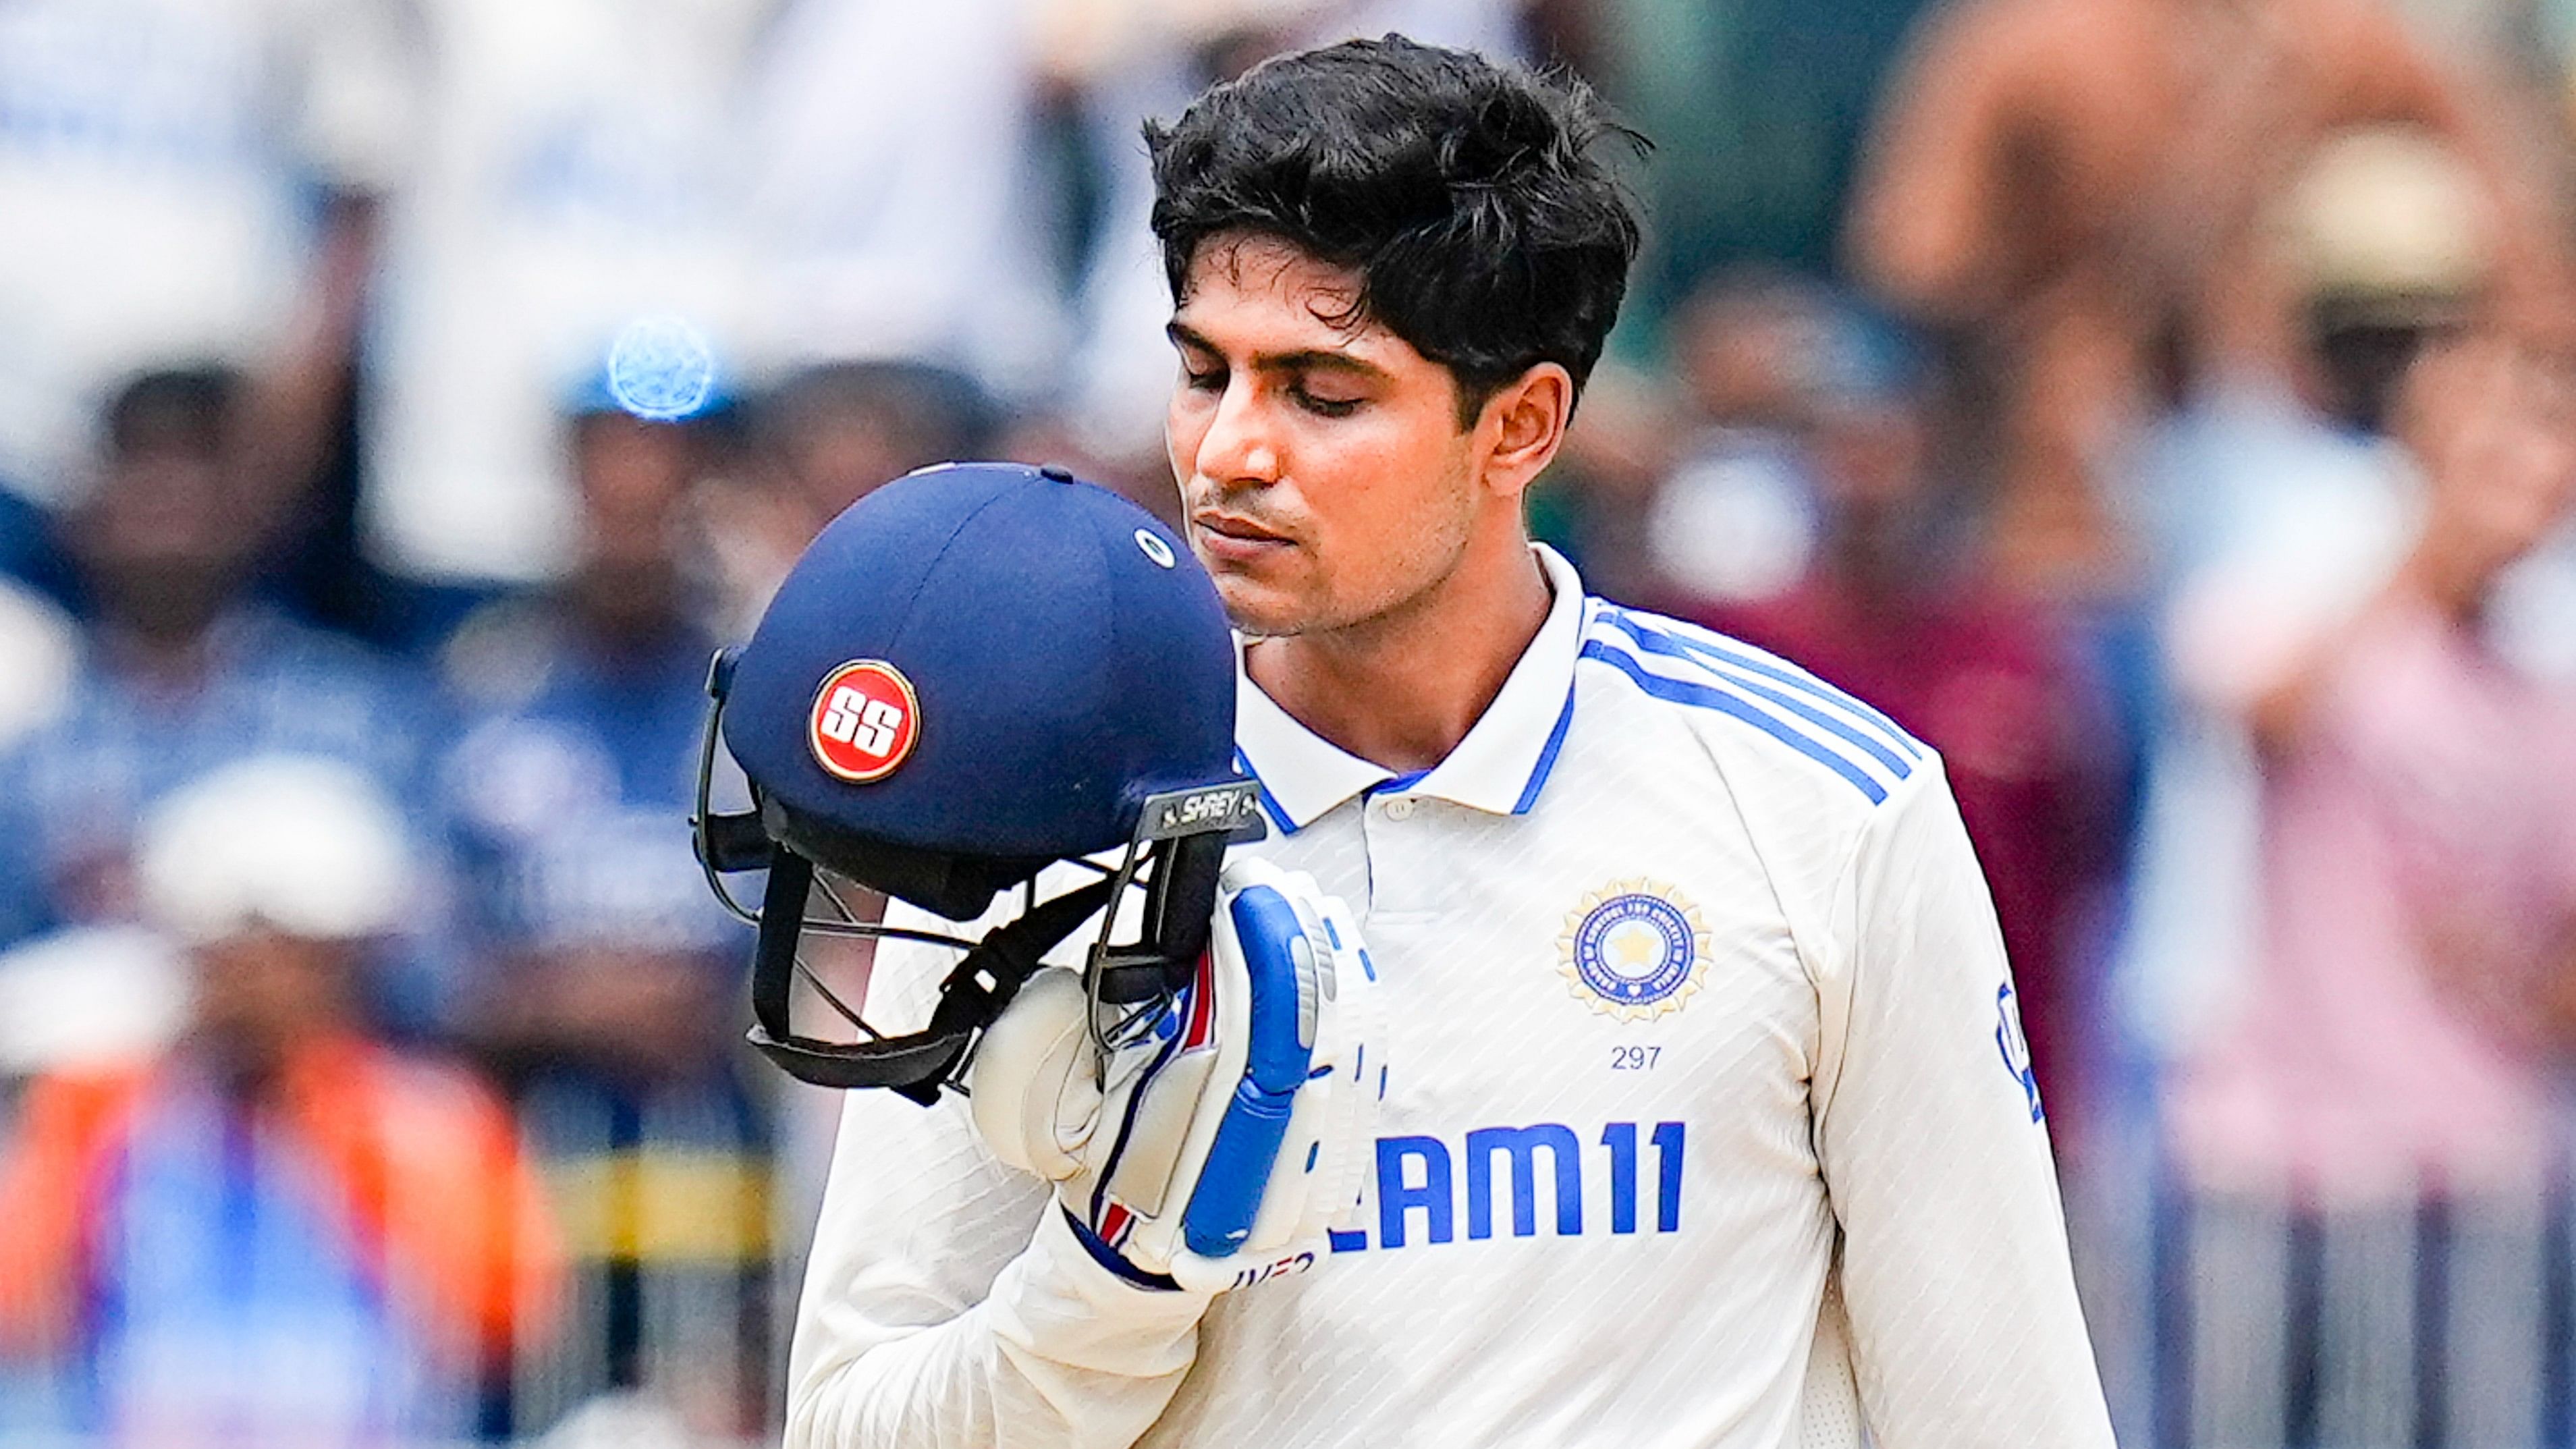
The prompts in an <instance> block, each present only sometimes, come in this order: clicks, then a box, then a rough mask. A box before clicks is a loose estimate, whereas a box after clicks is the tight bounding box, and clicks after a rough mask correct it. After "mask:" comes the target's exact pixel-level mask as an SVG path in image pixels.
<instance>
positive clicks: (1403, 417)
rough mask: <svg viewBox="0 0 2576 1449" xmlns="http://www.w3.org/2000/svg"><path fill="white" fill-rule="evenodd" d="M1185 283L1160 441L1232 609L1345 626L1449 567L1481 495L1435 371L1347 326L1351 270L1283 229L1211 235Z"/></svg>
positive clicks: (1245, 622)
mask: <svg viewBox="0 0 2576 1449" xmlns="http://www.w3.org/2000/svg"><path fill="white" fill-rule="evenodd" d="M1188 283H1189V284H1188V287H1187V289H1186V293H1185V296H1184V299H1183V301H1182V302H1181V305H1180V307H1179V308H1178V309H1177V310H1176V311H1175V312H1174V313H1173V317H1172V324H1171V328H1170V331H1171V335H1172V341H1173V345H1174V346H1175V347H1177V348H1178V349H1179V351H1180V365H1181V375H1180V380H1179V382H1178V384H1177V385H1176V386H1175V388H1174V389H1173V392H1172V406H1171V412H1170V415H1169V417H1168V419H1167V421H1166V426H1165V437H1166V439H1167V441H1168V444H1169V446H1170V449H1171V462H1172V476H1173V478H1174V479H1176V480H1177V481H1178V482H1179V484H1180V488H1181V505H1182V509H1183V511H1184V512H1185V513H1186V514H1187V516H1188V520H1189V539H1190V547H1191V548H1192V549H1193V550H1194V551H1195V552H1196V553H1197V554H1198V557H1199V561H1200V562H1201V563H1204V564H1205V565H1206V566H1207V569H1208V572H1209V573H1210V574H1212V575H1214V576H1215V579H1216V586H1217V593H1218V594H1219V596H1220V597H1222V598H1223V599H1224V601H1225V608H1226V612H1227V613H1228V614H1229V615H1231V616H1232V617H1233V619H1234V622H1235V623H1236V624H1237V625H1238V626H1239V627H1241V628H1242V629H1243V630H1244V631H1245V632H1246V633H1250V634H1258V635H1283V634H1304V633H1311V632H1320V631H1329V630H1335V629H1344V628H1348V627H1351V626H1352V625H1355V624H1360V623H1364V622H1366V621H1369V620H1372V619H1376V618H1380V617H1382V616H1385V615H1387V614H1390V613H1393V612H1395V611H1397V610H1399V609H1402V608H1403V607H1404V606H1405V605H1407V604H1409V603H1412V602H1413V601H1415V600H1417V599H1419V598H1421V597H1422V596H1423V595H1424V594H1426V593H1427V592H1428V591H1430V590H1431V589H1432V588H1434V587H1435V586H1437V585H1438V584H1439V583H1441V582H1442V581H1443V580H1445V579H1446V578H1448V577H1449V575H1450V574H1451V572H1452V571H1454V570H1455V569H1456V568H1457V566H1458V562H1459V560H1460V558H1461V557H1462V556H1463V554H1464V552H1465V550H1466V544H1467V539H1468V534H1469V531H1470V528H1471V525H1472V524H1473V523H1474V521H1475V519H1476V517H1477V510H1478V508H1479V506H1480V503H1481V502H1483V501H1485V500H1483V498H1482V493H1483V490H1481V489H1480V488H1479V487H1478V486H1477V481H1476V478H1475V476H1474V468H1473V466H1472V458H1471V443H1472V437H1471V434H1469V433H1467V432H1465V431H1462V430H1461V429H1460V428H1459V426H1458V390H1457V382H1456V379H1455V378H1454V377H1452V375H1451V374H1450V372H1449V370H1448V369H1447V368H1445V367H1443V366H1441V365H1440V364H1438V363H1436V362H1433V361H1431V360H1430V359H1429V358H1427V357H1424V356H1423V355H1422V354H1421V353H1419V352H1417V351H1415V350H1414V349H1413V346H1412V345H1411V344H1410V343H1407V342H1405V341H1404V340H1403V339H1402V338H1399V337H1397V336H1396V335H1395V334H1394V333H1392V332H1389V331H1388V330H1386V328H1385V327H1383V326H1381V325H1379V324H1377V323H1374V322H1366V321H1363V322H1359V323H1357V324H1356V325H1354V323H1353V322H1352V321H1351V320H1350V317H1349V314H1350V313H1351V312H1352V310H1353V303H1354V301H1355V300H1356V299H1357V297H1358V295H1359V279H1358V277H1357V276H1355V275H1354V274H1353V273H1351V272H1349V271H1346V270H1344V269H1342V268H1339V267H1333V266H1328V265H1326V264H1324V263H1322V262H1318V261H1316V260H1315V259H1313V258H1311V257H1309V256H1307V255H1305V254H1304V253H1302V252H1300V251H1298V250H1296V249H1295V248H1294V247H1291V246H1289V245H1287V244H1286V243H1284V242H1279V241H1275V240H1272V239H1269V238H1265V237H1242V238H1224V237H1220V238H1217V239H1214V240H1212V241H1209V242H1207V243H1206V244H1204V245H1202V246H1201V247H1200V248H1199V251H1198V255H1197V257H1196V258H1195V259H1194V261H1193V263H1192V265H1191V268H1190V273H1189V279H1188ZM1491 501H1492V502H1494V503H1497V504H1501V505H1506V506H1507V505H1508V504H1509V502H1510V500H1508V499H1496V500H1491Z"/></svg>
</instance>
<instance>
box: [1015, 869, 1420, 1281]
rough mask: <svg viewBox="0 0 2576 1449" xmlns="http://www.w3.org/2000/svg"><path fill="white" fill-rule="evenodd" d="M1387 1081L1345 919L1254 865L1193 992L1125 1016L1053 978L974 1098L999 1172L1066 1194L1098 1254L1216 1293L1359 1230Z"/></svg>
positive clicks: (1229, 899) (1352, 925)
mask: <svg viewBox="0 0 2576 1449" xmlns="http://www.w3.org/2000/svg"><path fill="white" fill-rule="evenodd" d="M1384 1072H1385V1057H1384V1052H1383V1042H1382V1029H1381V1019H1380V1016H1379V1012H1378V1005H1377V999H1376V969H1375V966H1374V965H1373V963H1371V962H1370V961H1369V959H1368V954H1367V952H1366V951H1365V950H1364V949H1363V948H1362V947H1361V945H1360V938H1359V928H1358V925H1357V923H1356V922H1354V921H1353V920H1352V919H1351V916H1350V912H1349V910H1348V909H1347V908H1346V907H1344V906H1343V904H1342V903H1341V901H1340V900H1339V899H1337V898H1335V897H1332V896H1328V895H1325V894H1323V892H1322V891H1321V890H1319V889H1318V888H1317V887H1316V885H1315V882H1314V880H1313V879H1312V878H1311V877H1308V876H1306V875H1304V874H1302V873H1298V874H1291V873H1287V872H1283V871H1280V870H1279V869H1277V868H1276V867H1274V866H1271V865H1269V864H1268V863H1266V862H1264V861H1260V860H1255V859H1248V858H1246V859H1237V860H1235V861H1233V862H1231V863H1229V864H1228V865H1227V866H1226V869H1225V875H1224V878H1223V881H1222V883H1221V885H1220V888H1219V894H1218V902H1217V911H1216V919H1215V929H1214V930H1213V931H1212V932H1211V935H1210V940H1209V947H1208V951H1207V952H1206V954H1205V955H1203V956H1202V957H1201V958H1200V961H1199V967H1198V972H1197V974H1196V975H1195V977H1194V978H1193V979H1192V981H1191V983H1190V984H1189V985H1188V986H1187V987H1185V988H1184V989H1183V990H1182V991H1181V992H1179V993H1177V994H1176V995H1174V996H1171V997H1168V998H1161V999H1157V1000H1155V1001H1152V1002H1149V1003H1147V1004H1145V1005H1144V1006H1143V1007H1142V1008H1135V1009H1127V1010H1123V1011H1122V1010H1118V1009H1115V1008H1112V1007H1108V1006H1105V1005H1102V1004H1101V1003H1098V1002H1097V1001H1096V1000H1094V998H1093V997H1092V996H1091V994H1090V993H1089V992H1087V991H1086V990H1085V989H1084V988H1083V985H1082V982H1081V979H1080V976H1079V974H1078V973H1075V972H1073V971H1069V970H1064V969H1061V968H1051V969H1049V970H1046V971H1042V972H1040V973H1038V975H1037V976H1036V977H1035V978H1033V979H1032V980H1031V981H1030V982H1029V983H1028V984H1027V985H1026V986H1025V987H1023V988H1022V989H1021V991H1020V993H1019V995H1018V997H1017V998H1016V999H1014V1000H1013V1002H1012V1004H1011V1006H1010V1007H1009V1009H1007V1010H1006V1011H1004V1012H1003V1014H1002V1016H1001V1017H1000V1019H999V1020H997V1021H995V1022H994V1023H993V1025H992V1027H991V1028H990V1029H989V1030H988V1031H986V1032H985V1034H984V1037H983V1041H982V1043H981V1044H980V1045H979V1046H978V1047H977V1049H976V1056H975V1060H974V1064H973V1066H972V1067H971V1069H970V1070H969V1072H968V1076H967V1082H968V1086H969V1088H970V1091H971V1093H972V1099H973V1104H974V1117H975V1125H976V1130H977V1131H978V1132H980V1133H981V1134H982V1135H983V1137H984V1140H985V1142H986V1144H987V1145H988V1146H990V1147H991V1148H992V1150H993V1153H994V1155H995V1156H997V1157H999V1158H1000V1159H1001V1160H1002V1161H1004V1162H1006V1163H1008V1164H1010V1165H1011V1166H1014V1167H1018V1168H1021V1169H1024V1170H1026V1171H1029V1172H1034V1173H1036V1174H1037V1175H1039V1176H1040V1177H1044V1178H1047V1179H1049V1180H1050V1181H1053V1182H1055V1183H1056V1184H1057V1196H1058V1200H1059V1201H1060V1202H1061V1203H1062V1204H1063V1207H1064V1210H1065V1212H1066V1214H1067V1215H1068V1216H1069V1217H1071V1218H1072V1219H1073V1221H1074V1222H1075V1223H1076V1224H1077V1225H1078V1226H1079V1227H1080V1228H1081V1229H1082V1230H1083V1231H1084V1233H1085V1234H1087V1235H1088V1238H1089V1242H1090V1244H1091V1246H1092V1248H1093V1251H1094V1253H1095V1255H1097V1254H1103V1253H1106V1254H1114V1255H1115V1257H1116V1259H1117V1260H1118V1261H1117V1262H1116V1263H1115V1264H1113V1266H1114V1267H1118V1268H1120V1269H1122V1270H1123V1271H1126V1272H1127V1273H1128V1274H1129V1276H1131V1277H1134V1278H1137V1279H1139V1280H1141V1281H1145V1282H1148V1283H1154V1284H1156V1285H1157V1286H1176V1287H1180V1288H1186V1289H1192V1290H1196V1291H1202V1292H1215V1291H1221V1290H1224V1289H1228V1288H1238V1287H1245V1286H1248V1285H1250V1284H1252V1283H1257V1282H1260V1281H1263V1280H1264V1279H1266V1278H1268V1277H1270V1276H1273V1275H1275V1274H1278V1273H1282V1272H1292V1271H1296V1270H1297V1269H1299V1268H1302V1267H1304V1266H1307V1265H1309V1264H1311V1263H1312V1262H1314V1261H1315V1260H1316V1258H1317V1257H1319V1256H1320V1255H1321V1254H1322V1253H1323V1252H1325V1251H1326V1250H1327V1243H1326V1233H1327V1231H1328V1230H1329V1229H1331V1228H1334V1227H1355V1226H1357V1223H1356V1221H1355V1218H1356V1214H1357V1212H1358V1209H1359V1206H1360V1203H1361V1199H1362V1190H1363V1184H1364V1183H1365V1181H1366V1178H1367V1159H1368V1154H1369V1152H1370V1150H1371V1148H1372V1146H1373V1144H1374V1142H1375V1140H1376V1130H1375V1129H1376V1121H1377V1104H1378V1098H1379V1095H1380V1088H1381V1084H1382V1082H1383V1080H1384ZM1165 1280H1168V1283H1166V1282H1165Z"/></svg>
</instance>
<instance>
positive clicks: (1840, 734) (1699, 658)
mask: <svg viewBox="0 0 2576 1449" xmlns="http://www.w3.org/2000/svg"><path fill="white" fill-rule="evenodd" d="M1604 617H1605V618H1606V619H1607V620H1608V621H1609V622H1610V623H1611V624H1613V625H1616V626H1617V627H1618V628H1619V630H1620V631H1621V632H1622V633H1625V634H1626V635H1627V636H1628V637H1629V638H1631V639H1634V640H1635V641H1637V647H1638V648H1640V649H1643V650H1645V651H1646V652H1647V653H1649V654H1660V655H1663V656H1664V657H1665V658H1667V659H1680V660H1684V661H1687V662H1689V663H1691V664H1695V665H1698V666H1699V667H1700V668H1703V669H1705V668H1707V667H1708V665H1709V660H1708V658H1707V656H1706V655H1705V654H1703V653H1702V652H1701V651H1700V650H1697V649H1693V648H1692V647H1690V646H1691V643H1692V641H1690V640H1688V639H1684V638H1683V637H1681V636H1680V635H1677V634H1666V633H1663V632H1662V631H1660V630H1656V629H1649V628H1647V627H1646V626H1645V625H1643V624H1640V623H1638V622H1637V621H1636V620H1634V619H1631V618H1629V617H1628V616H1627V615H1625V614H1609V615H1605V616H1604ZM1719 677H1720V678H1722V679H1724V680H1725V681H1726V682H1727V683H1728V684H1729V685H1731V686H1733V687H1734V688H1737V689H1741V690H1743V691H1744V692H1746V693H1747V694H1751V695H1753V696H1755V697H1756V698H1759V699H1764V700H1768V701H1769V702H1771V703H1773V704H1776V705H1778V706H1779V707H1780V708H1782V709H1785V710H1787V711H1789V712H1790V713H1791V714H1794V715H1796V716H1797V717H1798V718H1800V719H1802V720H1805V721H1806V722H1807V723H1809V724H1811V725H1814V726H1815V727H1816V728H1818V729H1821V730H1824V731H1826V732H1827V733H1829V734H1832V735H1833V736H1834V737H1836V738H1837V739H1840V740H1842V741H1843V742H1844V743H1845V744H1848V745H1851V746H1852V747H1853V748H1855V749H1858V750H1861V751H1863V752H1864V753H1866V754H1868V755H1869V757H1870V758H1871V759H1874V760H1876V761H1878V762H1879V763H1880V764H1882V765H1885V766H1886V767H1887V769H1888V772H1889V773H1891V774H1893V775H1895V776H1896V778H1898V779H1900V780H1902V779H1904V778H1906V777H1907V776H1909V775H1911V774H1913V773H1914V767H1913V765H1911V764H1909V763H1907V761H1908V760H1910V759H1912V758H1916V757H1915V756H1913V755H1911V754H1908V755H1904V756H1900V755H1898V754H1896V753H1895V751H1893V750H1890V749H1889V748H1888V747H1887V745H1885V744H1881V743H1880V742H1879V741H1878V740H1876V739H1874V738H1872V737H1871V736H1870V735H1869V734H1867V733H1865V732H1864V731H1862V730H1860V729H1857V728H1855V727H1854V726H1852V725H1851V724H1850V723H1848V722H1846V721H1844V720H1840V719H1837V718H1835V717H1834V716H1832V715H1830V714H1827V713H1825V712H1824V711H1823V710H1821V709H1818V708H1816V707H1815V706H1814V705H1812V704H1809V703H1807V702H1806V701H1805V700H1802V699H1798V698H1795V697H1793V696H1791V695H1787V694H1784V693H1782V692H1780V691H1779V690H1776V689H1772V688H1770V687H1769V686H1767V685H1764V684H1761V683H1758V682H1756V681H1754V680H1750V679H1738V678H1735V677H1733V676H1731V675H1720V676H1719ZM1847 697H1848V696H1847ZM1852 703H1853V704H1854V705H1858V704H1859V701H1858V700H1853V701H1852ZM1891 728H1893V727H1892V726H1891ZM1903 739H1904V735H1903V733H1902V732H1901V731H1900V732H1899V733H1898V735H1897V740H1898V741H1902V740H1903Z"/></svg>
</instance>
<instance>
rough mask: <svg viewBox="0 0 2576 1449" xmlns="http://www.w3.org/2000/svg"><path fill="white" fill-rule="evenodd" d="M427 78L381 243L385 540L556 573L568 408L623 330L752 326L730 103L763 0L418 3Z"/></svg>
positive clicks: (566, 506) (450, 556) (501, 568)
mask: <svg viewBox="0 0 2576 1449" xmlns="http://www.w3.org/2000/svg"><path fill="white" fill-rule="evenodd" d="M418 8H419V10H420V13H421V18H422V25H423V28H424V30H425V32H426V34H427V37H428V54H427V56H426V57H425V62H424V65H423V69H424V71H425V72H426V73H427V74H428V75H429V76H430V77H431V78H432V86H431V90H430V93H429V99H428V103H427V108H426V109H427V118H426V122H425V125H424V134H423V139H422V151H421V157H420V164H419V166H418V168H417V173H416V175H415V177H414V179H413V181H412V183H411V185H410V186H409V187H408V188H406V189H405V190H404V192H403V193H402V194H401V196H400V197H399V199H398V202H397V205H396V207H395V208H394V211H393V213H392V217H391V228H390V232H389V235H388V239H387V255H386V275H385V285H384V287H383V290H382V294H381V296H382V318H381V325H380V328H379V331H378V335H377V337H376V339H375V347H374V356H375V373H374V381H375V393H374V396H373V398H372V406H371V411H370V413H369V428H370V432H369V436H368V439H367V483H368V494H367V499H366V506H367V513H366V517H365V520H364V521H365V524H366V527H367V530H368V535H369V538H370V540H371V542H372V543H373V545H374V546H375V547H376V548H377V549H378V550H379V551H380V552H381V553H382V554H383V555H384V556H385V557H386V560H387V562H389V563H391V564H393V565H395V566H396V567H398V568H401V569H403V570H405V571H407V572H411V573H415V574H420V575H425V576H430V577H443V578H482V579H517V580H528V579H535V578H540V577H543V576H545V575H547V574H549V573H552V572H554V571H556V570H557V569H560V568H561V567H562V566H563V565H564V564H565V563H566V562H567V561H568V559H569V556H570V551H571V549H572V547H573V544H574V540H573V536H572V535H573V529H574V508H573V501H572V497H571V489H570V485H569V483H568V482H567V480H566V475H565V467H564V449H563V427H562V423H561V413H562V409H563V406H564V403H565V401H566V400H567V398H569V397H570V396H571V395H572V393H573V392H574V390H575V389H576V388H577V387H578V386H579V385H580V384H581V383H582V382H583V381H584V379H586V378H588V377H590V376H592V375H594V374H596V373H597V372H598V371H599V370H600V369H601V368H602V367H603V366H604V363H605V360H606V357H607V353H608V349H609V345H610V343H611V342H612V341H613V340H614V338H615V336H616V334H617V333H618V331H619V330H620V328H621V327H622V326H623V325H624V324H626V323H628V322H630V321H632V320H634V319H636V318H639V317H644V316H661V315H671V316H677V317H679V318H681V319H683V320H685V321H687V322H689V323H690V324H692V325H693V326H694V327H695V328H696V329H697V330H698V331H699V332H701V333H704V334H705V335H707V336H708V337H710V338H712V339H715V340H716V341H717V342H718V344H719V345H720V346H721V344H722V343H723V341H724V340H725V339H727V338H729V337H731V336H733V335H734V333H735V331H736V329H737V323H738V320H739V317H740V314H741V310H742V308H741V293H742V277H741V257H740V238H739V234H738V223H739V206H738V204H737V202H738V186H739V177H740V174H741V172H742V170H743V158H742V156H741V154H740V151H739V145H738V134H739V133H738V131H737V130H736V129H735V127H734V125H733V120H734V117H733V110H732V107H733V105H734V103H735V99H736V90H737V87H738V85H739V83H740V76H741V70H742V62H743V57H744V55H745V54H746V52H747V50H748V47H749V46H750V44H751V41H752V38H753V35H754V32H755V29H756V25H757V22H758V20H759V16H760V14H761V12H762V10H763V9H764V6H763V5H762V3H761V0H550V3H546V4H526V3H522V0H420V3H419V6H418Z"/></svg>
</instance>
